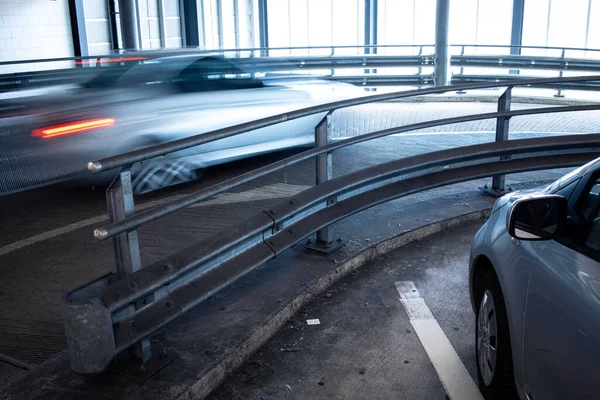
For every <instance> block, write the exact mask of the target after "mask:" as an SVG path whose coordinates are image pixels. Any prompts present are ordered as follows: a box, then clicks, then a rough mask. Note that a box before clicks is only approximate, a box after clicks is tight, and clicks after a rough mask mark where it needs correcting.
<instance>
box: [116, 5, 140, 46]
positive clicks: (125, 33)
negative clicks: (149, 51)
mask: <svg viewBox="0 0 600 400" xmlns="http://www.w3.org/2000/svg"><path fill="white" fill-rule="evenodd" d="M136 6H137V2H136V1H133V0H119V19H120V22H121V41H122V44H123V49H125V50H139V49H140V37H139V30H138V12H137V7H136Z"/></svg>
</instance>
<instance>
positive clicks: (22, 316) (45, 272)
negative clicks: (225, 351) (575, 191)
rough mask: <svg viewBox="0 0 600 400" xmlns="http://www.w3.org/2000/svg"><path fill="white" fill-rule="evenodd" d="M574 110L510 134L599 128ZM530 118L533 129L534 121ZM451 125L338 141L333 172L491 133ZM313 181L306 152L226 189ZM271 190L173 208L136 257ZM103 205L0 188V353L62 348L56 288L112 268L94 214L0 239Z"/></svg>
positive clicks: (74, 192) (361, 124) (24, 357)
mask: <svg viewBox="0 0 600 400" xmlns="http://www.w3.org/2000/svg"><path fill="white" fill-rule="evenodd" d="M407 107H408V108H407ZM490 107H491V108H490ZM488 108H489V109H493V108H494V105H490V104H489V103H488V104H474V105H473V104H471V105H469V104H458V105H457V104H454V103H453V104H450V105H445V104H444V103H441V104H440V103H436V104H434V105H429V106H428V108H427V107H425V108H423V104H411V105H410V107H409V106H407V104H406V103H389V104H382V105H381V108H380V109H369V110H360V111H357V112H356V115H355V114H353V113H352V112H351V110H350V109H349V110H346V111H344V112H343V113H341V114H340V115H336V114H334V124H333V127H334V136H336V135H337V137H340V136H343V135H346V136H348V135H353V134H356V133H357V132H360V131H362V130H366V131H372V130H375V129H380V128H382V127H385V126H387V125H393V124H404V123H409V122H410V121H413V120H415V119H418V118H421V119H432V118H439V117H440V116H442V115H441V114H440V112H441V111H439V110H445V111H443V112H444V113H446V114H451V113H457V112H459V113H466V112H468V113H473V112H482V111H485V110H484V109H486V110H487V109H488ZM398 110H403V112H399V111H398ZM411 110H412V111H411ZM446 114H444V115H446ZM583 114H586V115H588V118H587V119H586V118H583V117H581V115H583ZM581 115H579V116H577V117H573V118H574V119H571V117H567V114H564V115H561V116H560V117H556V118H554V119H552V124H547V123H545V122H544V121H545V119H544V118H542V117H531V118H532V121H533V122H531V123H530V126H528V127H527V129H526V131H527V132H526V133H519V132H516V131H515V133H513V134H512V136H511V137H512V138H526V137H536V136H540V135H546V134H549V132H548V130H549V129H550V128H552V127H553V129H555V130H554V131H552V132H563V131H565V130H570V131H573V132H582V133H591V132H598V127H599V124H598V121H597V116H598V114H597V113H596V114H593V115H592V114H590V113H581ZM340 118H341V119H340ZM528 118H529V117H528ZM515 120H516V119H515ZM382 121H383V122H382ZM378 124H379V125H378ZM382 124H383V125H382ZM386 124H387V125H386ZM536 124H537V125H536ZM536 126H538V128H539V129H540V130H538V131H536V129H538V128H536ZM459 128H460V129H459ZM456 129H457V130H456V131H453V132H451V133H452V134H436V133H434V132H430V133H425V134H423V135H416V136H395V137H389V138H384V139H378V140H375V141H372V142H369V143H363V144H360V145H356V146H353V147H350V148H346V149H342V150H340V151H337V152H336V153H334V175H335V176H339V175H342V174H345V173H348V172H351V171H354V170H357V169H361V168H364V167H367V166H369V165H373V164H376V163H381V162H384V161H389V160H392V159H397V158H402V157H406V156H410V155H415V154H420V153H424V152H428V151H435V150H441V149H445V148H451V147H456V146H465V145H470V144H476V143H483V142H489V141H492V140H493V133H492V132H493V124H492V125H489V124H488V125H485V126H484V125H481V126H479V125H472V126H466V125H465V126H463V127H458V128H456ZM487 129H490V130H489V131H487ZM523 129H525V128H523ZM342 131H343V132H345V133H344V134H343V135H342V134H341V133H340V132H342ZM531 131H533V132H541V133H531ZM465 132H466V133H465ZM482 132H483V133H482ZM293 152H294V151H287V152H282V153H276V154H272V155H268V156H263V157H257V158H252V159H247V160H243V161H239V162H236V163H230V164H226V165H223V166H219V167H215V168H210V169H208V170H207V171H206V172H205V174H204V176H203V178H202V179H201V180H200V181H197V182H191V183H188V184H185V185H181V186H179V187H176V188H169V189H165V190H162V191H160V192H156V193H151V194H148V195H143V196H139V197H137V198H136V202H137V204H144V203H147V202H151V201H158V200H161V199H164V198H168V197H169V196H175V195H180V194H182V193H191V192H193V191H195V190H198V189H200V188H203V187H206V186H209V185H211V184H213V183H216V182H219V181H222V180H224V179H227V178H228V177H231V176H235V175H237V174H239V173H241V172H245V171H247V170H249V169H253V168H257V167H259V166H261V165H264V164H266V163H268V162H271V161H273V160H276V159H281V158H283V157H285V156H287V155H290V154H292V153H293ZM564 172H565V171H564V170H562V171H558V170H557V171H545V172H534V173H526V174H516V175H511V176H509V177H508V178H507V181H508V182H509V183H511V182H532V181H535V182H540V181H551V180H554V179H556V178H558V177H560V176H561V175H562V174H563V173H564ZM488 181H489V180H479V181H477V182H468V183H464V184H459V185H452V186H449V187H446V188H441V189H436V190H433V191H429V192H427V193H422V194H417V195H414V196H410V197H408V198H406V199H403V200H402V201H404V202H406V203H418V202H421V201H424V200H429V199H431V198H436V197H441V196H448V195H451V194H460V193H463V192H464V191H466V190H472V189H473V188H474V187H476V186H479V185H483V184H484V183H486V182H488ZM313 183H314V163H313V162H310V161H309V162H304V163H301V164H299V165H296V166H293V167H290V168H287V169H285V170H283V171H280V172H277V173H274V174H272V175H270V176H267V177H265V178H263V179H260V180H258V181H256V182H252V183H250V184H247V185H244V186H242V187H239V188H237V189H235V190H234V191H233V193H234V197H235V193H238V194H239V193H246V192H248V191H251V190H256V189H259V191H260V190H266V189H267V188H269V187H272V186H273V185H283V186H278V187H277V190H279V191H281V193H280V194H281V197H285V196H286V195H289V194H292V193H294V191H298V190H301V189H302V188H303V187H306V186H309V185H312V184H313ZM284 189H285V190H284ZM271 190H273V189H271ZM276 197H277V196H273V198H267V199H262V200H247V199H245V198H244V197H243V196H242V195H239V196H238V198H237V200H235V199H234V200H233V201H230V202H228V203H223V204H213V205H208V206H205V207H197V208H189V209H186V210H182V211H180V212H178V213H175V214H174V215H173V216H172V218H170V219H168V220H167V219H163V220H159V221H156V222H153V223H151V224H148V225H147V226H144V227H142V229H141V230H140V243H141V247H142V258H143V264H148V263H151V262H153V261H156V260H158V259H160V258H162V257H163V256H164V255H166V254H171V253H173V252H175V251H177V250H178V249H182V248H184V247H185V246H187V245H189V244H191V243H192V242H194V241H197V240H199V239H201V238H203V237H207V236H209V235H213V234H217V233H218V232H219V231H220V230H222V229H226V228H227V226H230V225H232V224H235V223H236V222H238V221H239V220H240V219H241V218H243V217H246V216H248V215H249V214H250V213H254V212H259V211H260V210H262V209H263V208H266V207H268V206H269V205H270V204H273V203H274V202H276V201H277V198H276ZM217 203H218V202H217ZM457 204H458V206H460V204H459V203H457ZM103 215H106V204H105V197H104V193H103V191H101V190H97V191H92V190H89V189H73V188H70V187H67V186H65V185H62V184H60V185H54V186H50V187H46V188H41V189H36V190H31V191H28V192H22V193H17V194H13V195H9V196H3V197H0V220H1V221H2V224H0V269H1V272H2V279H1V280H0V304H2V305H3V307H2V308H0V354H6V355H8V356H11V357H13V358H16V359H18V360H21V361H24V362H27V363H29V364H32V365H39V364H40V363H42V362H43V361H45V360H48V359H49V358H51V357H53V356H54V355H56V354H58V353H59V352H61V351H62V350H64V349H65V348H66V344H65V339H64V333H63V327H62V321H61V317H60V299H61V296H62V295H64V294H65V293H66V292H67V291H69V290H71V289H73V288H75V287H78V286H80V285H82V284H84V283H86V282H88V281H90V280H92V279H94V278H96V277H98V276H100V275H102V274H104V273H106V272H109V271H111V270H113V268H114V261H113V255H112V244H111V243H110V242H105V243H97V242H96V241H95V240H94V239H93V238H92V235H91V233H92V228H93V227H94V226H95V225H98V223H96V224H95V225H89V226H82V227H80V228H77V229H74V230H72V231H69V232H67V233H64V234H57V235H51V236H50V237H48V238H45V239H43V240H40V241H38V242H36V243H34V244H30V245H24V246H22V247H19V248H16V249H14V250H11V249H8V250H7V251H5V252H3V253H2V249H4V248H8V247H10V246H11V245H13V244H15V243H18V242H20V241H23V240H27V239H28V238H31V237H33V236H35V235H40V234H43V233H45V232H48V231H49V230H52V229H55V228H59V227H63V226H66V225H69V224H73V223H78V222H80V221H82V220H86V219H89V218H94V217H99V218H100V219H102V216H103ZM407 218H410V217H409V216H407ZM7 246H8V247H7Z"/></svg>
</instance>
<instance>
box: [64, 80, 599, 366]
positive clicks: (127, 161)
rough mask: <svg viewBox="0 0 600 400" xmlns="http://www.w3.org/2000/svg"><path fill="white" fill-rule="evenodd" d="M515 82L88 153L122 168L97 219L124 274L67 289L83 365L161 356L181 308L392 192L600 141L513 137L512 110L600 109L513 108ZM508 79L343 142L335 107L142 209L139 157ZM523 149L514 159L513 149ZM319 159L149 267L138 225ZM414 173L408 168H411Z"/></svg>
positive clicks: (75, 351)
mask: <svg viewBox="0 0 600 400" xmlns="http://www.w3.org/2000/svg"><path fill="white" fill-rule="evenodd" d="M593 80H600V76H586V77H569V78H548V79H536V80H525V81H520V82H518V85H547V84H557V83H558V84H566V83H585V82H587V81H593ZM515 85H516V84H515V83H514V82H493V83H483V84H476V85H462V86H449V87H444V88H430V89H422V90H415V91H409V92H396V93H389V94H379V95H374V96H368V97H361V98H355V99H349V100H343V101H337V102H332V103H327V104H323V105H319V106H313V107H309V108H305V109H302V110H297V111H294V112H290V113H285V114H280V115H276V116H273V117H269V118H263V119H260V120H256V121H253V122H250V123H246V124H240V125H236V126H233V127H229V128H224V129H219V130H216V131H213V132H209V133H206V134H201V135H197V136H195V137H192V138H187V139H182V140H178V141H175V142H171V143H167V144H163V145H159V146H155V147H151V148H147V149H143V150H140V151H136V152H131V153H127V154H124V155H120V156H116V157H111V158H108V159H104V160H100V161H99V162H92V163H90V165H89V167H90V170H92V171H96V172H98V171H102V170H105V169H112V168H118V167H123V168H122V170H121V172H120V174H119V176H118V178H117V179H116V180H115V182H113V185H112V186H111V187H110V188H109V190H108V192H107V198H108V203H109V215H110V219H111V221H112V223H111V224H109V225H107V226H105V227H102V228H97V229H96V230H95V236H96V238H97V239H99V240H104V239H107V238H109V237H112V238H113V244H114V249H115V260H116V266H117V272H116V274H110V275H107V276H104V277H102V278H100V279H98V280H96V281H94V282H91V283H89V284H87V285H85V286H83V287H81V288H79V289H76V290H74V291H72V292H70V293H68V294H67V295H66V296H65V297H64V300H63V316H64V322H65V331H66V334H67V342H68V346H69V352H70V357H71V364H72V367H73V369H74V370H75V371H78V372H82V373H96V372H100V371H102V370H103V369H104V368H105V367H106V366H107V365H108V363H109V362H110V360H111V359H112V358H113V357H114V356H115V355H116V354H117V353H119V352H121V351H123V350H125V349H128V348H131V347H136V348H137V349H138V350H139V351H138V354H140V356H141V358H142V359H143V360H147V359H148V358H150V357H151V353H150V352H149V348H150V346H149V345H148V343H149V342H148V338H149V337H150V336H151V335H152V334H153V333H154V332H156V331H157V330H158V329H160V328H162V327H164V326H165V325H166V324H167V323H168V322H169V321H171V320H173V319H174V318H176V317H177V316H178V315H180V314H181V313H183V312H185V311H186V310H188V309H189V308H191V307H193V306H194V305H196V304H198V303H199V302H200V301H202V300H203V299H205V298H206V297H207V296H209V295H210V294H211V293H214V292H215V291H217V290H219V288H222V287H223V286H224V285H226V284H228V283H229V282H231V281H232V280H234V279H236V278H237V277H239V276H241V275H242V274H244V273H246V272H247V271H249V270H251V269H252V268H254V267H255V266H257V265H259V264H261V263H263V262H265V261H267V260H269V259H271V258H273V257H275V256H276V255H277V254H279V253H280V252H282V251H284V250H285V249H287V248H289V247H290V246H292V245H293V244H295V243H298V242H299V241H301V240H303V239H304V238H306V237H307V236H308V235H311V234H312V233H314V232H317V237H318V238H319V239H320V240H321V241H323V242H325V243H327V241H328V240H329V238H328V237H329V235H328V231H327V229H328V226H329V225H330V224H332V223H334V222H336V221H338V220H340V219H343V218H345V217H347V216H349V215H352V214H354V213H356V212H359V211H361V210H363V209H366V208H368V207H371V206H374V205H376V204H379V203H381V202H384V201H389V200H392V199H395V198H398V197H400V196H404V195H407V194H411V193H416V192H418V191H423V190H428V189H431V188H434V187H438V186H442V185H446V184H451V183H456V182H461V181H466V180H471V179H475V178H480V177H486V176H491V175H493V176H494V182H495V186H494V188H495V189H498V190H501V189H502V187H501V184H500V183H498V182H501V183H502V184H503V182H502V180H501V176H502V174H505V173H513V172H522V171H529V170H534V169H545V168H556V167H565V166H573V165H580V164H582V163H584V162H585V161H588V160H590V159H592V158H594V157H595V156H596V155H597V154H598V153H599V152H600V134H591V135H569V136H552V137H545V138H537V139H524V140H512V141H507V139H508V128H509V120H510V118H511V117H514V116H522V115H531V114H540V113H554V112H572V111H586V110H588V111H589V110H599V109H600V104H589V105H577V106H561V107H546V108H535V109H525V110H510V93H511V90H512V87H513V86H515ZM486 87H507V89H506V92H505V93H504V94H503V95H502V96H501V97H500V98H499V100H498V111H497V112H493V113H484V114H474V115H466V116H460V117H453V118H446V119H442V120H436V121H426V122H421V123H417V124H411V125H406V126H401V127H396V128H390V129H386V130H382V131H378V132H373V133H369V134H366V135H362V136H358V137H353V138H350V139H346V140H342V141H339V142H334V143H330V142H329V141H328V135H327V132H328V128H327V126H328V124H327V121H328V118H329V114H328V116H327V117H326V118H325V119H324V120H323V122H322V123H321V124H319V126H317V128H316V130H315V138H316V144H317V147H316V148H314V149H311V150H308V151H306V152H303V153H300V154H297V155H295V156H292V157H290V158H288V159H285V160H281V161H278V162H276V163H274V164H271V165H268V166H265V167H262V168H260V169H258V170H255V171H251V172H248V173H245V174H243V175H241V176H238V177H235V178H233V179H230V180H228V181H225V182H222V183H220V184H217V185H215V186H212V187H209V188H206V189H203V190H201V191H198V192H196V193H193V194H191V195H188V196H186V197H184V198H181V199H179V200H176V201H174V202H172V203H169V204H166V205H163V206H159V207H155V208H153V209H149V210H146V211H143V212H141V213H138V214H136V213H135V208H134V199H133V195H132V192H131V180H130V178H131V176H130V173H129V166H131V165H132V164H133V163H135V162H138V161H141V160H145V159H149V158H154V157H157V156H160V155H163V154H167V153H169V152H173V151H178V150H182V149H185V148H188V147H192V146H196V145H199V144H203V143H207V142H210V141H214V140H218V139H222V138H225V137H230V136H234V135H237V134H240V133H243V132H247V131H250V130H253V129H257V128H259V127H264V126H269V125H274V124H277V123H279V122H283V121H288V120H290V119H294V118H300V117H303V116H306V115H311V114H317V113H323V112H326V113H331V112H332V111H333V110H335V109H338V108H342V107H349V106H354V105H358V104H365V103H370V102H374V101H382V100H388V99H392V98H398V97H410V96H418V95H423V94H432V93H443V92H446V91H451V90H452V91H454V90H460V89H475V88H486ZM490 118H492V119H496V121H497V129H496V142H492V143H487V144H481V145H475V146H467V147H459V148H454V149H449V150H443V151H438V152H434V153H427V154H422V155H418V156H413V157H409V158H404V159H400V160H395V161H392V162H388V163H385V164H380V165H376V166H373V167H370V168H366V169H363V170H360V171H357V172H354V173H351V174H348V175H345V176H342V177H339V178H336V179H331V173H330V171H331V164H330V163H331V152H332V151H333V150H335V149H338V148H341V147H345V146H349V145H351V144H355V143H359V142H363V141H366V140H371V139H374V138H378V137H383V136H387V135H391V134H394V133H399V132H406V131H410V130H415V129H422V128H427V127H433V126H439V125H445V124H451V123H457V122H465V121H475V120H481V119H490ZM513 156H515V157H518V158H514V159H509V158H510V157H513ZM312 157H316V158H317V183H318V184H317V185H316V186H314V187H312V188H310V189H308V190H306V191H304V192H302V193H300V194H298V195H296V196H293V197H291V198H290V199H287V200H286V201H283V202H281V203H279V204H277V205H276V206H274V207H272V208H271V209H269V210H264V211H263V212H260V213H258V214H256V215H254V216H253V217H251V218H249V219H248V220H246V221H244V222H242V223H240V224H238V225H236V226H234V227H231V228H229V229H228V230H226V231H224V232H222V234H219V235H215V237H213V238H209V239H206V240H202V241H200V242H198V243H196V244H194V245H192V246H190V247H188V248H186V249H184V250H182V251H180V252H177V253H176V254H173V255H170V256H168V257H166V258H165V259H163V260H161V261H159V262H157V263H154V264H152V265H149V266H147V267H145V268H142V265H141V262H140V254H139V251H140V250H139V246H138V239H137V227H139V226H140V225H142V224H144V223H146V222H149V221H152V220H154V219H156V218H160V217H162V216H165V215H168V214H170V213H171V212H174V211H176V210H179V209H181V208H184V207H186V206H189V205H191V204H194V203H196V202H198V201H201V200H203V199H206V198H208V197H211V196H214V195H215V194H218V193H221V192H224V191H226V190H229V189H231V188H233V187H235V186H237V185H240V184H242V183H245V182H248V181H250V180H252V179H255V178H257V177H260V176H263V175H265V174H267V173H270V172H273V171H276V170H278V169H281V168H285V167H286V166H289V165H292V164H294V163H297V162H300V161H302V160H306V159H308V158H312ZM407 174H410V176H409V177H407Z"/></svg>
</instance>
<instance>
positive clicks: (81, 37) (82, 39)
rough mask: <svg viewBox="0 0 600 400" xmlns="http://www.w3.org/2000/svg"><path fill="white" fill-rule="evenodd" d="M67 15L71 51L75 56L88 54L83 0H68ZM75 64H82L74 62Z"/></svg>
mask: <svg viewBox="0 0 600 400" xmlns="http://www.w3.org/2000/svg"><path fill="white" fill-rule="evenodd" d="M69 16H70V19H71V34H72V37H73V53H74V55H75V56H76V57H82V56H88V55H89V54H90V53H89V51H88V40H87V29H86V26H85V10H84V4H83V0H69ZM76 65H77V66H80V65H83V64H76Z"/></svg>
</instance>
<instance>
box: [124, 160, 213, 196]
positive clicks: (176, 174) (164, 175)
mask: <svg viewBox="0 0 600 400" xmlns="http://www.w3.org/2000/svg"><path fill="white" fill-rule="evenodd" d="M202 173H203V170H202V169H198V167H197V166H195V165H193V164H190V163H187V162H184V161H177V160H173V161H170V162H164V161H163V162H161V161H158V162H156V161H150V162H149V163H146V164H144V163H141V165H140V166H139V167H138V168H136V169H135V170H132V187H133V193H135V194H143V193H149V192H152V191H155V190H158V189H162V188H165V187H169V186H174V185H179V184H181V183H185V182H189V181H193V180H196V179H198V178H200V177H201V176H202Z"/></svg>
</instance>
